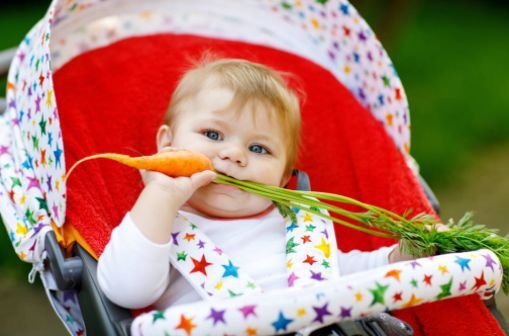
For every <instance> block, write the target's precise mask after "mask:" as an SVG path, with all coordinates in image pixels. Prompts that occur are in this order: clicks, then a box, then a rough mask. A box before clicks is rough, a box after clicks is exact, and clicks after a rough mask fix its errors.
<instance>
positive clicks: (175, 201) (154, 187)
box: [143, 181, 187, 210]
mask: <svg viewBox="0 0 509 336" xmlns="http://www.w3.org/2000/svg"><path fill="white" fill-rule="evenodd" d="M143 193H145V194H147V195H148V197H149V198H151V199H153V200H154V201H156V203H161V202H163V203H164V204H166V205H167V206H171V207H172V208H174V209H175V210H178V209H179V208H180V207H181V206H182V205H183V204H184V203H185V202H186V201H187V200H186V199H182V197H180V196H179V195H178V194H179V193H178V192H176V191H175V190H172V189H171V188H169V187H168V186H166V185H163V184H160V183H157V182H155V181H154V182H151V183H149V184H147V185H146V186H145V189H144V190H143Z"/></svg>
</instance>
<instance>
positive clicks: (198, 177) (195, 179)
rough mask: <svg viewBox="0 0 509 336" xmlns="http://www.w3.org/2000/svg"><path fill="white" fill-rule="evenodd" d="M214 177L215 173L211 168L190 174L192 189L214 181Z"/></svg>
mask: <svg viewBox="0 0 509 336" xmlns="http://www.w3.org/2000/svg"><path fill="white" fill-rule="evenodd" d="M215 178H216V173H214V172H213V171H212V170H205V171H202V172H199V173H196V174H193V176H191V183H192V185H193V188H194V190H196V189H198V188H201V187H203V186H206V185H207V184H209V183H210V182H212V181H214V179H215Z"/></svg>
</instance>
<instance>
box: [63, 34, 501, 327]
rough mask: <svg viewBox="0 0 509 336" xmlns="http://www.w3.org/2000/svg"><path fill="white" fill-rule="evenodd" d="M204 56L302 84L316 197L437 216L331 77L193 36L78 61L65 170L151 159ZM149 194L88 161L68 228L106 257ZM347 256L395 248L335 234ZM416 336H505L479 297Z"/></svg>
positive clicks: (121, 46)
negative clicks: (329, 195)
mask: <svg viewBox="0 0 509 336" xmlns="http://www.w3.org/2000/svg"><path fill="white" fill-rule="evenodd" d="M205 50H213V51H214V52H216V53H217V54H218V55H219V56H223V57H237V58H246V59H249V60H252V61H256V62H261V63H264V64H267V65H268V66H271V67H273V68H275V69H278V70H282V71H286V72H290V73H293V74H296V75H298V80H295V79H291V80H290V81H291V85H292V86H298V87H300V88H301V89H302V90H303V91H304V92H305V93H306V96H307V99H306V101H305V103H304V104H303V112H302V114H303V119H304V126H303V146H302V149H303V150H302V155H301V160H300V162H299V164H298V168H300V169H303V170H305V171H306V172H308V174H309V175H310V178H311V182H312V187H313V189H314V190H322V191H329V192H334V193H340V194H344V195H347V196H351V197H354V198H357V199H359V200H362V201H365V202H368V203H372V204H376V205H379V206H383V207H386V208H388V209H391V210H394V211H396V212H399V213H402V212H404V210H405V209H408V208H412V209H414V210H415V211H417V212H422V211H425V212H428V213H432V210H431V207H430V205H429V204H428V202H427V200H426V199H425V196H424V194H423V192H422V190H421V189H420V187H419V185H418V182H417V181H416V179H415V177H414V176H413V174H412V173H411V171H410V170H409V169H408V167H407V166H406V164H405V162H404V160H403V157H402V155H401V153H399V151H398V150H397V149H396V147H395V145H394V143H393V142H392V141H391V139H390V138H389V137H388V136H387V134H386V133H385V131H384V129H383V127H382V124H381V123H380V122H378V121H376V120H375V119H374V118H373V117H372V116H371V114H370V113H369V112H368V111H367V110H366V109H364V108H363V107H362V106H360V104H359V103H358V102H357V101H356V100H355V99H354V97H353V96H352V95H351V93H350V92H349V91H348V90H347V89H346V88H344V87H343V86H342V85H341V84H339V83H338V82H337V81H336V80H335V78H334V77H333V76H332V75H331V74H330V73H329V72H327V71H326V70H324V69H323V68H321V67H319V66H317V65H316V64H313V63H312V62H310V61H308V60H305V59H302V58H300V57H297V56H295V55H291V54H288V53H285V52H281V51H278V50H274V49H271V48H266V47H262V46H254V45H250V44H246V43H241V42H232V41H223V40H217V39H211V38H202V37H196V36H185V35H154V36H150V37H143V38H131V39H127V40H123V41H120V42H118V43H116V44H114V45H111V46H109V47H106V48H101V49H97V50H94V51H91V52H89V53H86V54H83V55H81V56H80V57H78V58H76V59H74V60H72V61H71V62H69V63H68V64H66V65H65V66H64V67H63V68H62V69H60V70H59V71H58V72H57V73H56V74H55V75H54V82H55V83H54V84H55V93H56V98H57V101H58V106H59V110H60V121H61V126H62V133H63V137H64V148H65V158H66V165H67V167H70V166H71V165H72V164H73V163H74V162H75V161H76V160H77V159H79V158H82V157H84V156H86V155H91V154H95V153H100V152H121V153H127V154H138V153H143V154H151V153H153V152H155V132H156V129H157V127H158V125H159V123H160V120H161V118H162V115H163V113H164V111H165V109H166V107H167V104H168V100H169V97H170V94H171V92H172V90H173V88H174V86H175V82H176V80H177V79H178V78H179V76H180V75H181V74H182V72H183V71H184V70H185V68H187V67H188V65H189V62H188V61H189V59H193V58H194V59H196V58H198V55H200V54H201V53H202V52H203V51H205ZM141 188H142V184H141V181H140V178H139V175H138V173H137V172H136V171H134V170H132V169H129V168H125V167H122V166H120V165H118V164H115V163H112V162H108V161H95V162H87V163H85V164H84V165H83V166H82V167H80V168H78V169H77V170H76V171H75V172H74V173H73V176H72V178H71V179H70V181H69V183H68V194H67V197H68V203H67V220H68V221H69V222H71V223H72V224H73V225H74V226H75V227H76V229H77V230H78V231H79V232H80V233H81V235H82V236H83V237H84V238H85V239H86V240H87V241H88V242H89V244H90V245H91V247H92V248H93V250H94V251H96V252H97V253H98V254H100V253H101V252H102V250H103V249H104V246H105V245H106V243H107V242H108V240H109V235H110V233H111V230H112V228H113V227H115V226H116V225H117V224H118V223H119V222H120V220H121V218H122V216H123V215H124V213H125V212H126V211H127V210H129V209H130V208H131V206H132V205H133V203H134V201H135V200H136V197H137V195H138V193H139V192H140V190H141ZM336 233H337V234H338V237H339V244H340V245H341V248H342V250H344V251H349V250H351V249H354V248H357V249H361V250H371V249H374V248H376V247H379V246H382V245H388V244H390V243H392V242H391V241H389V240H387V239H383V238H379V237H375V236H368V235H365V234H363V233H360V232H358V231H352V230H350V229H346V228H344V227H336ZM396 315H398V316H400V317H401V318H403V319H405V320H406V321H409V322H410V323H411V324H412V325H413V326H414V328H415V329H416V330H415V331H416V335H454V334H457V335H460V334H471V333H476V334H481V335H488V334H489V335H495V334H499V335H502V334H503V333H502V330H501V329H500V327H499V326H498V324H497V323H496V321H495V320H494V319H493V317H492V316H491V315H490V314H489V312H488V311H487V309H486V308H485V307H484V306H483V305H482V304H481V303H480V300H479V299H478V298H477V297H466V298H460V299H455V300H447V301H444V302H440V303H434V304H428V305H423V306H420V307H417V308H413V309H407V310H404V311H401V312H397V313H396Z"/></svg>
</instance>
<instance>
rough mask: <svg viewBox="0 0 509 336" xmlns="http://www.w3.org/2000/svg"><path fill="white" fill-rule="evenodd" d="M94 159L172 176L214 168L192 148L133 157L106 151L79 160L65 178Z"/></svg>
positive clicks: (188, 174)
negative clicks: (83, 163)
mask: <svg viewBox="0 0 509 336" xmlns="http://www.w3.org/2000/svg"><path fill="white" fill-rule="evenodd" d="M93 159H109V160H114V161H117V162H120V163H122V164H124V165H126V166H129V167H132V168H136V169H145V170H152V171H157V172H160V173H163V174H166V175H169V176H172V177H178V176H187V177H189V176H191V175H193V174H194V173H198V172H201V171H204V170H207V169H210V170H213V169H214V167H213V166H212V162H210V160H209V158H208V157H206V156H205V155H203V154H201V153H197V152H193V151H190V150H183V149H182V150H181V149H172V150H166V151H164V152H160V153H157V154H154V155H149V156H138V157H131V156H129V155H122V154H115V153H104V154H96V155H91V156H87V157H85V158H83V159H81V160H79V161H77V162H76V163H75V164H74V165H73V166H72V167H71V169H69V171H68V172H67V175H66V176H65V180H66V181H67V179H68V178H69V175H71V173H72V171H73V170H74V168H76V166H78V165H79V164H81V163H82V162H85V161H88V160H93Z"/></svg>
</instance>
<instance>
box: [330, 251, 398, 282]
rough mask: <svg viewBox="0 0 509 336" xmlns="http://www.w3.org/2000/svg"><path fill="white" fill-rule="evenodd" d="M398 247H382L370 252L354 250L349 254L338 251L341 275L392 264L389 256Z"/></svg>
mask: <svg viewBox="0 0 509 336" xmlns="http://www.w3.org/2000/svg"><path fill="white" fill-rule="evenodd" d="M397 246H398V245H392V246H388V247H382V248H379V249H377V250H374V251H370V252H362V251H359V250H353V251H350V252H348V253H343V252H341V251H338V263H339V270H340V272H341V275H346V274H350V273H356V272H361V271H365V270H368V269H371V268H376V267H380V266H384V265H387V264H389V263H390V260H389V255H390V254H391V252H392V251H393V250H394V249H396V248H397Z"/></svg>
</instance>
